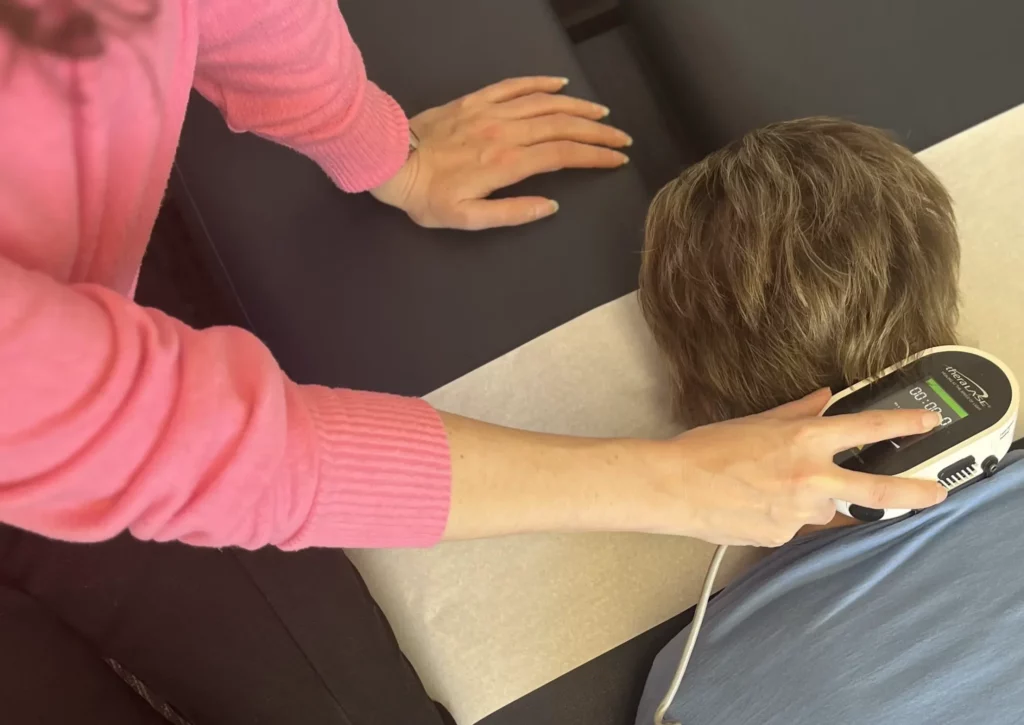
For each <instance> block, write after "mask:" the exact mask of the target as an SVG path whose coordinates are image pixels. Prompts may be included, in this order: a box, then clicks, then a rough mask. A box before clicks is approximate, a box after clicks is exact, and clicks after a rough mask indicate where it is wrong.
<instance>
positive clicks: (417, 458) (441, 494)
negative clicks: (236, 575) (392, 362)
mask: <svg viewBox="0 0 1024 725" xmlns="http://www.w3.org/2000/svg"><path fill="white" fill-rule="evenodd" d="M302 394H303V395H304V396H306V397H307V400H306V402H307V404H308V406H309V410H310V411H311V414H312V419H313V424H314V427H315V429H316V436H317V439H318V441H317V442H318V449H319V460H318V466H319V470H318V474H319V475H318V480H319V485H318V487H317V492H316V497H315V499H314V502H313V509H312V512H311V514H310V517H309V519H308V520H307V522H306V524H305V525H304V526H303V527H302V529H301V530H300V531H299V532H298V534H297V535H296V536H295V537H293V538H292V540H291V541H289V542H287V543H286V544H285V545H284V546H283V547H282V548H286V549H299V548H304V547H307V546H330V547H339V546H345V547H352V548H386V547H411V546H429V545H431V544H434V543H437V542H438V541H439V540H440V538H441V536H442V534H443V533H444V529H445V525H446V524H447V522H448V508H449V505H450V500H451V458H450V454H449V449H448V438H447V434H446V433H445V429H444V424H443V423H442V422H441V418H440V416H439V415H438V413H437V411H436V410H434V409H433V408H432V407H430V405H428V404H427V403H425V402H424V401H422V400H419V399H417V398H401V397H397V396H393V395H382V394H379V393H362V392H355V391H349V390H332V389H329V388H319V387H312V386H310V387H304V389H303V393H302Z"/></svg>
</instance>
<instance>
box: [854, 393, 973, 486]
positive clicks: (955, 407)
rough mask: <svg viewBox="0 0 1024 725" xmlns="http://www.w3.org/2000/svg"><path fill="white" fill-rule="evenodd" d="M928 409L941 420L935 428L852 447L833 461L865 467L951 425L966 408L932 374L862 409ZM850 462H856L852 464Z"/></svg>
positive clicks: (961, 418)
mask: <svg viewBox="0 0 1024 725" xmlns="http://www.w3.org/2000/svg"><path fill="white" fill-rule="evenodd" d="M894 409H899V410H931V411H934V412H936V413H938V414H939V415H940V416H941V417H942V422H941V423H940V424H939V425H938V427H936V428H935V429H934V430H932V431H929V432H928V433H923V434H921V435H915V436H907V437H905V438H893V439H891V440H887V441H882V442H880V443H874V444H871V445H868V446H861V447H859V448H851V449H849V450H847V451H844V452H843V453H841V454H839V455H838V456H837V457H836V463H838V464H839V465H846V466H847V467H853V468H855V469H860V470H865V464H867V462H868V461H869V460H872V461H877V460H879V459H880V458H882V457H887V456H888V455H890V454H895V453H896V452H897V451H898V450H901V449H903V448H906V447H908V446H910V445H913V444H914V443H916V442H918V441H919V440H922V439H924V438H927V437H928V436H929V435H931V434H932V433H934V432H935V431H936V430H940V429H942V428H946V427H947V426H950V425H953V424H954V423H956V422H957V421H960V420H963V419H964V418H966V417H967V411H966V410H965V409H964V407H963V406H962V405H960V404H959V403H958V402H957V401H956V400H955V399H954V398H953V396H952V395H950V394H949V392H948V391H947V390H946V389H945V388H943V387H942V386H941V385H940V384H939V382H938V381H937V380H936V379H935V378H933V377H927V378H925V379H923V380H918V381H917V382H914V383H911V384H910V385H907V386H906V387H903V388H900V389H899V390H897V391H896V392H894V393H891V394H889V395H887V396H885V397H884V398H881V399H879V400H877V401H875V402H874V403H872V404H871V405H869V406H868V407H867V408H866V409H865V410H894ZM851 464H855V465H852V466H851Z"/></svg>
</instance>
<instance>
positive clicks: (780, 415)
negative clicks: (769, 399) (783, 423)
mask: <svg viewBox="0 0 1024 725" xmlns="http://www.w3.org/2000/svg"><path fill="white" fill-rule="evenodd" d="M831 397H832V391H831V390H829V389H828V388H822V389H820V390H815V391H814V392H813V393H811V394H810V395H805V396H804V397H802V398H800V399H799V400H794V401H793V402H792V403H786V404H785V405H780V406H779V407H778V408H772V409H771V410H768V411H765V412H764V413H761V416H762V417H764V418H772V419H773V420H798V419H800V418H813V417H815V416H817V415H820V414H821V411H822V409H823V408H824V407H825V404H826V403H828V401H829V399H830V398H831Z"/></svg>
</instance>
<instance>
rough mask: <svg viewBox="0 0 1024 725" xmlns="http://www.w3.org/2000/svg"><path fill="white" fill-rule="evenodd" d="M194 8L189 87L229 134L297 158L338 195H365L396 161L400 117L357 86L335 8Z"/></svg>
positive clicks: (403, 148) (327, 2)
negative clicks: (307, 161)
mask: <svg viewBox="0 0 1024 725" xmlns="http://www.w3.org/2000/svg"><path fill="white" fill-rule="evenodd" d="M198 5H199V13H200V15H199V56H198V64H197V69H196V79H195V87H196V89H197V90H199V92H200V93H202V94H203V95H204V96H206V97H207V98H208V99H210V101H212V102H213V103H214V104H215V105H216V106H217V107H218V108H219V109H220V111H221V113H222V114H223V115H224V118H225V119H226V120H227V123H228V125H229V126H230V127H231V128H232V129H233V130H235V131H251V132H253V133H256V134H259V135H260V136H263V137H265V138H269V139H272V140H274V141H277V142H279V143H282V144H285V145H287V146H290V147H292V148H294V149H296V150H297V151H300V152H302V153H304V154H306V155H307V156H309V157H311V158H312V159H313V160H314V161H316V162H317V163H319V164H320V166H321V167H322V168H323V169H324V171H326V172H327V174H328V175H329V176H330V177H331V178H332V179H333V180H334V181H335V183H337V184H338V186H340V187H341V188H342V189H345V190H346V191H365V190H367V189H372V188H374V187H375V186H378V185H379V184H381V183H382V182H384V181H386V180H388V179H389V178H391V177H392V176H393V175H394V174H395V173H396V172H397V171H398V169H399V168H401V166H402V164H403V163H405V159H406V157H407V156H408V152H409V127H408V122H407V121H406V118H405V114H404V113H403V112H402V109H401V108H399V106H398V104H397V103H395V101H394V100H393V99H392V98H391V97H390V96H388V95H387V94H386V93H384V92H383V91H381V90H380V89H379V88H378V87H377V86H375V85H374V84H373V83H371V82H369V81H368V80H367V79H366V70H365V68H364V67H363V59H362V56H361V55H360V53H359V48H357V47H356V45H355V43H354V42H353V41H352V38H351V36H350V35H349V32H348V28H347V27H346V25H345V21H344V20H343V19H342V17H341V13H340V11H339V10H338V5H337V2H336V0H259V2H253V1H252V0H207V1H206V2H202V3H199V4H198Z"/></svg>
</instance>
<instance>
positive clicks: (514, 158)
mask: <svg viewBox="0 0 1024 725" xmlns="http://www.w3.org/2000/svg"><path fill="white" fill-rule="evenodd" d="M522 158H523V152H522V149H520V148H519V147H516V146H499V147H489V148H485V149H482V150H481V151H480V163H481V164H482V165H484V166H492V165H493V166H515V165H517V164H518V163H519V162H520V161H521V160H522Z"/></svg>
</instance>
